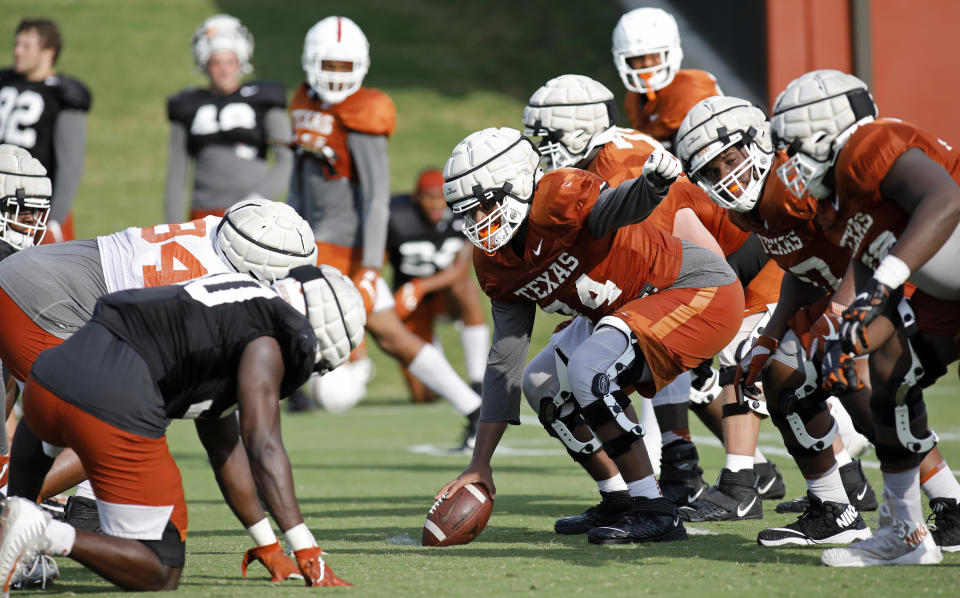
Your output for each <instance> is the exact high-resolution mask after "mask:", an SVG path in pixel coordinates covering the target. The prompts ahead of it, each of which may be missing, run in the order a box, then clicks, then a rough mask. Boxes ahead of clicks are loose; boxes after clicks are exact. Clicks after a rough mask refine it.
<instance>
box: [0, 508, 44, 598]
mask: <svg viewBox="0 0 960 598" xmlns="http://www.w3.org/2000/svg"><path fill="white" fill-rule="evenodd" d="M50 520H51V516H50V514H49V513H47V512H46V511H44V510H43V509H41V508H40V507H38V506H37V505H36V504H34V503H33V502H31V501H29V500H27V499H25V498H20V497H13V498H8V499H6V500H4V501H3V508H2V510H0V580H3V588H2V592H3V596H7V595H8V593H9V592H10V582H11V579H12V578H13V576H14V573H15V572H16V569H17V566H18V565H19V564H20V561H21V560H24V561H32V560H33V558H34V557H35V556H36V555H37V554H38V553H39V552H40V549H41V547H42V546H43V544H44V543H45V539H44V536H43V532H44V530H45V529H46V527H47V524H48V523H50Z"/></svg>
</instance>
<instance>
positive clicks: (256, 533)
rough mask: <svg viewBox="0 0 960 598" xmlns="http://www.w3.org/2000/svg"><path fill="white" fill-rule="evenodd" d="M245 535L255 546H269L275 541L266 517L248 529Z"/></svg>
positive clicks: (275, 538)
mask: <svg viewBox="0 0 960 598" xmlns="http://www.w3.org/2000/svg"><path fill="white" fill-rule="evenodd" d="M247 533H248V534H250V538H251V539H253V543H254V544H256V545H257V546H269V545H271V544H273V543H274V542H276V541H277V537H276V536H275V535H274V534H273V528H272V527H270V520H269V519H267V518H266V517H264V518H263V519H261V520H260V521H258V522H256V523H254V524H253V525H251V526H250V527H248V528H247Z"/></svg>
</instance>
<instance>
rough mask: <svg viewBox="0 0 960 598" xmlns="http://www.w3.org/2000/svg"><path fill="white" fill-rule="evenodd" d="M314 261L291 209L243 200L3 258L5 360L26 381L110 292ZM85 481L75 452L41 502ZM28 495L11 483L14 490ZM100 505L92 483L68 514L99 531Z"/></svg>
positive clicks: (263, 274)
mask: <svg viewBox="0 0 960 598" xmlns="http://www.w3.org/2000/svg"><path fill="white" fill-rule="evenodd" d="M315 263H316V247H315V245H314V243H313V238H312V234H311V232H310V227H309V226H307V224H306V222H305V221H304V220H303V219H302V218H300V217H299V216H298V215H297V214H296V212H294V210H293V209H292V208H290V207H289V206H287V205H286V204H283V203H278V202H273V201H270V200H267V199H250V200H244V201H241V202H239V203H237V204H236V205H234V206H233V207H232V208H231V209H230V210H228V212H227V214H226V216H224V218H217V217H214V216H207V217H206V218H203V219H200V220H195V221H192V222H186V223H179V224H159V225H156V226H151V227H147V228H136V227H132V228H129V229H127V230H125V231H121V232H118V233H114V234H112V235H106V236H102V237H98V238H96V239H88V240H79V241H69V242H65V243H57V244H55V245H49V246H46V245H45V246H41V247H36V248H33V249H31V250H30V251H23V252H19V253H16V254H14V255H12V256H10V257H9V258H7V259H5V260H4V261H3V262H0V306H2V307H0V360H2V361H3V363H4V366H5V367H6V368H8V369H9V371H10V372H11V373H12V374H13V376H14V377H15V378H16V379H17V380H18V381H19V382H21V383H23V382H25V381H26V379H27V376H28V374H29V372H30V366H31V365H32V364H33V362H34V360H35V359H36V358H37V355H39V354H40V352H41V351H43V350H44V349H46V348H48V347H54V346H57V345H59V344H61V343H62V342H63V341H64V340H65V339H66V338H68V337H70V336H71V335H72V334H73V333H75V332H76V331H77V330H79V329H80V327H81V326H83V324H85V323H86V322H87V320H89V319H90V317H91V316H92V314H93V308H94V305H95V303H96V301H97V299H99V298H100V297H102V296H103V295H106V294H108V293H111V292H115V291H120V290H124V289H131V288H143V287H154V286H162V285H168V284H171V283H176V282H182V281H186V280H190V279H192V278H196V277H198V276H203V275H205V274H212V273H223V272H240V273H245V274H249V275H251V276H253V277H254V278H257V279H259V280H263V281H266V282H272V281H274V280H277V279H279V278H282V277H283V276H285V275H286V274H287V272H288V271H289V270H290V269H291V268H293V267H296V266H300V265H307V264H309V265H314V264H315ZM14 444H16V442H14ZM12 452H16V451H15V450H13V451H12ZM83 478H84V475H83V471H82V469H81V468H79V467H78V464H77V462H76V458H75V456H73V457H71V455H70V454H64V455H61V456H60V457H59V458H58V465H57V469H56V473H54V472H51V475H49V476H47V480H46V484H45V486H44V488H43V489H42V491H41V498H46V497H48V496H53V495H56V494H57V493H59V492H62V491H64V490H66V489H67V488H70V487H72V486H74V485H75V484H77V483H78V482H80V481H81V480H82V479H83ZM23 492H24V491H23V490H20V489H18V488H16V487H15V484H11V485H10V487H9V493H10V494H13V495H20V496H23V495H24V494H23ZM29 497H30V498H36V497H37V496H36V495H33V496H29ZM93 499H94V496H93V493H92V492H91V491H90V489H89V486H88V485H81V487H80V488H79V489H78V492H77V495H76V496H72V497H70V499H69V501H70V502H69V504H68V505H67V509H68V513H67V514H68V516H71V513H74V512H75V515H76V517H77V518H85V519H87V520H88V523H89V524H90V525H91V527H93V528H95V527H96V526H98V525H99V521H98V518H97V516H96V510H95V503H94V502H93Z"/></svg>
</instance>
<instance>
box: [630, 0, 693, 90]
mask: <svg viewBox="0 0 960 598" xmlns="http://www.w3.org/2000/svg"><path fill="white" fill-rule="evenodd" d="M647 54H659V55H660V64H658V65H656V66H651V67H647V68H639V69H635V68H633V67H631V66H630V63H629V62H628V60H629V59H630V58H633V57H634V56H645V55H647ZM682 61H683V50H681V49H680V31H679V30H678V29H677V21H676V20H675V19H674V18H673V15H671V14H670V13H668V12H666V11H664V10H660V9H659V8H637V9H634V10H631V11H630V12H628V13H626V14H624V15H623V16H622V17H620V20H619V21H617V26H616V27H614V28H613V64H614V65H615V66H616V67H617V72H618V73H620V78H621V79H623V84H624V86H626V88H627V89H629V90H630V91H635V92H637V93H652V92H656V91H660V90H661V89H663V88H664V87H666V86H667V85H670V83H671V82H672V81H673V78H674V77H675V76H676V74H677V71H679V70H680V63H681V62H682Z"/></svg>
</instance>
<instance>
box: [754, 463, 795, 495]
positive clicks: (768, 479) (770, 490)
mask: <svg viewBox="0 0 960 598" xmlns="http://www.w3.org/2000/svg"><path fill="white" fill-rule="evenodd" d="M753 471H754V472H755V473H756V474H757V477H759V478H760V481H758V482H757V492H759V493H760V498H762V499H763V500H778V499H781V498H783V497H784V496H786V494H787V486H786V484H784V483H783V475H782V474H781V473H780V470H779V469H777V466H776V464H775V463H770V462H769V461H768V462H766V463H754V464H753Z"/></svg>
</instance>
